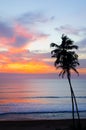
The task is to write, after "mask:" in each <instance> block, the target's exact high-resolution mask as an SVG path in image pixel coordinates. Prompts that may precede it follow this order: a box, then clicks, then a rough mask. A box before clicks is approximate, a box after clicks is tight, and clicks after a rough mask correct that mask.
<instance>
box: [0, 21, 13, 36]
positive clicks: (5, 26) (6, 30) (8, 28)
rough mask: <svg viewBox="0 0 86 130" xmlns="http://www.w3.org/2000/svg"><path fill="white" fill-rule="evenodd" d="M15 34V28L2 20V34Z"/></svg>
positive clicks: (0, 26) (0, 27)
mask: <svg viewBox="0 0 86 130" xmlns="http://www.w3.org/2000/svg"><path fill="white" fill-rule="evenodd" d="M13 34H14V31H13V28H12V27H11V26H9V25H8V24H6V22H2V21H0V36H5V37H12V36H13Z"/></svg>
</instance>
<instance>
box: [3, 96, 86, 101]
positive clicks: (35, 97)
mask: <svg viewBox="0 0 86 130" xmlns="http://www.w3.org/2000/svg"><path fill="white" fill-rule="evenodd" d="M14 98H18V99H26V98H27V99H57V98H59V99H61V98H71V97H70V96H33V97H14ZM76 98H78V99H85V98H86V96H76ZM3 99H9V97H6V98H0V100H3Z"/></svg>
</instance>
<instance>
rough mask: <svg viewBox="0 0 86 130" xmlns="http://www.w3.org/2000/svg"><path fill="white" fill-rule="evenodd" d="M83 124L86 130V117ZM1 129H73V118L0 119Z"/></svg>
mask: <svg viewBox="0 0 86 130" xmlns="http://www.w3.org/2000/svg"><path fill="white" fill-rule="evenodd" d="M76 123H77V120H76ZM81 125H82V128H83V130H86V119H81ZM0 130H72V120H71V119H67V120H28V121H0Z"/></svg>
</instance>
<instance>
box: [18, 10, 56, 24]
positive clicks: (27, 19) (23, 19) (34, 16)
mask: <svg viewBox="0 0 86 130" xmlns="http://www.w3.org/2000/svg"><path fill="white" fill-rule="evenodd" d="M53 19H54V16H51V17H49V18H48V17H46V16H44V14H42V13H36V12H35V13H34V12H27V13H25V14H23V15H22V16H20V17H19V18H17V19H16V20H17V22H19V23H21V24H31V25H33V24H36V23H46V22H49V21H52V20H53Z"/></svg>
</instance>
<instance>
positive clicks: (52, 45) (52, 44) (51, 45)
mask: <svg viewBox="0 0 86 130" xmlns="http://www.w3.org/2000/svg"><path fill="white" fill-rule="evenodd" d="M50 47H57V48H58V47H59V45H57V44H56V43H51V44H50Z"/></svg>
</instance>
